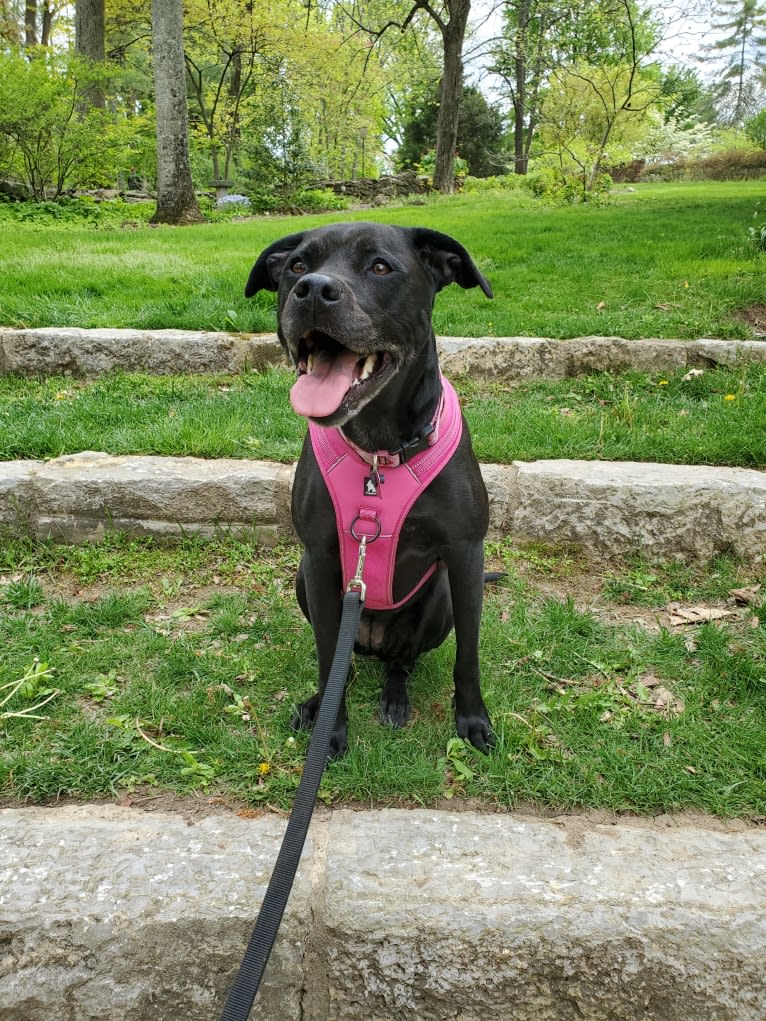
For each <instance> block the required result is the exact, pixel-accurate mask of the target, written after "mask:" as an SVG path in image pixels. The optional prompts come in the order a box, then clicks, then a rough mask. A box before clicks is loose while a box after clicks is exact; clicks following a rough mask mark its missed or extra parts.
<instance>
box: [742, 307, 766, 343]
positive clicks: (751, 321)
mask: <svg viewBox="0 0 766 1021" xmlns="http://www.w3.org/2000/svg"><path fill="white" fill-rule="evenodd" d="M737 319H741V320H742V322H743V323H747V325H748V326H749V327H750V329H751V330H752V331H753V336H754V337H755V338H756V339H760V338H761V337H763V338H764V339H766V305H750V307H749V308H745V309H742V310H741V311H740V312H738V313H737Z"/></svg>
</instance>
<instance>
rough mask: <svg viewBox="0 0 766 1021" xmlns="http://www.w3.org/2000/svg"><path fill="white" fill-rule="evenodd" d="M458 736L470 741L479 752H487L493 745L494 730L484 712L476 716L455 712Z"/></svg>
mask: <svg viewBox="0 0 766 1021" xmlns="http://www.w3.org/2000/svg"><path fill="white" fill-rule="evenodd" d="M455 723H456V725H457V733H458V737H462V738H463V740H464V741H470V743H471V744H472V745H473V746H474V748H478V750H479V751H480V752H489V751H491V749H492V748H494V747H495V732H494V731H493V730H492V724H491V723H490V721H489V716H487V715H486V713H483V714H480V715H477V716H459V715H458V714H457V713H456V714H455Z"/></svg>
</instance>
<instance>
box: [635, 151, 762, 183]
mask: <svg viewBox="0 0 766 1021" xmlns="http://www.w3.org/2000/svg"><path fill="white" fill-rule="evenodd" d="M765 174H766V150H764V149H726V150H724V151H722V152H716V153H713V154H712V155H711V156H705V157H704V159H678V160H674V161H673V162H672V163H664V164H653V165H650V166H647V168H646V170H645V172H644V177H643V179H644V180H649V181H745V180H752V179H758V178H760V177H763V176H764V175H765Z"/></svg>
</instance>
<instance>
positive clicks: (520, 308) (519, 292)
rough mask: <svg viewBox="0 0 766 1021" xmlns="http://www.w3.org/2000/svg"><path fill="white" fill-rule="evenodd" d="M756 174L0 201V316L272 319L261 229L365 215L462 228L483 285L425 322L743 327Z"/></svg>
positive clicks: (583, 328) (752, 280) (709, 331)
mask: <svg viewBox="0 0 766 1021" xmlns="http://www.w3.org/2000/svg"><path fill="white" fill-rule="evenodd" d="M763 197H764V184H763V182H761V181H740V182H734V183H698V184H679V185H639V186H637V187H636V189H635V191H633V192H628V191H627V190H626V189H625V188H617V189H616V190H615V193H614V194H613V196H612V198H611V200H610V202H609V204H608V205H604V206H598V205H597V206H592V205H579V206H563V207H560V206H556V207H552V206H546V205H544V204H542V203H540V202H538V201H536V200H534V199H532V198H530V197H527V196H526V195H525V193H523V192H508V193H504V194H502V195H491V196H486V195H482V196H476V195H472V196H471V195H465V196H457V197H454V198H450V199H438V200H434V201H432V202H429V203H428V204H427V205H424V206H418V207H407V206H405V207H396V208H394V207H392V208H389V209H385V210H365V211H362V212H353V213H342V214H339V213H333V214H328V215H324V216H308V217H299V218H284V217H283V218H278V217H271V218H269V217H264V218H261V219H253V220H249V221H246V222H241V223H214V224H205V225H201V226H195V227H185V228H182V229H179V228H169V227H149V226H148V225H147V224H146V223H145V221H144V220H143V218H142V217H141V215H140V214H138V213H136V212H134V213H132V214H131V213H130V210H128V213H127V214H126V215H132V217H133V218H132V220H131V221H130V222H129V224H128V226H126V227H121V226H116V225H115V223H114V220H113V219H110V218H109V217H108V216H106V215H105V219H104V221H103V223H102V224H101V227H100V228H99V224H98V223H96V224H94V225H86V226H76V225H72V224H71V223H57V222H54V223H52V224H50V225H47V224H43V223H37V222H35V223H29V222H19V221H18V220H17V219H15V218H14V217H13V216H12V214H11V213H10V212H9V211H8V210H7V209H5V210H4V208H3V207H2V206H0V229H1V230H2V234H3V246H2V251H0V278H2V280H3V289H2V294H0V323H3V324H6V325H9V326H48V325H57V326H81V327H96V326H111V327H120V326H126V327H127V326H132V327H139V328H160V327H175V328H184V329H206V330H222V329H231V330H240V331H244V332H248V331H253V332H259V331H269V330H273V329H274V325H275V319H274V299H273V296H272V295H269V294H261V295H259V296H258V297H257V298H256V299H255V300H254V301H251V302H248V301H246V300H245V299H244V297H243V296H242V291H243V287H244V283H245V280H246V279H247V275H248V272H249V270H250V267H251V265H252V263H253V262H254V260H255V258H256V257H257V255H258V253H259V252H260V251H261V249H262V248H263V247H265V246H266V245H267V244H268V243H270V242H271V241H273V240H274V239H275V238H277V237H280V236H282V235H283V234H287V233H292V232H294V231H297V230H299V229H300V228H301V227H302V226H306V227H311V226H316V225H318V224H321V223H327V222H331V221H334V220H363V219H366V220H374V221H382V222H387V223H398V224H402V225H422V226H428V227H432V228H435V229H438V230H443V231H445V232H447V233H449V234H452V235H453V236H455V237H457V238H458V239H459V240H460V241H462V242H463V243H464V244H465V246H466V247H467V248H468V250H469V251H470V252H471V253H472V254H473V255H474V257H475V258H476V261H477V263H478V265H479V267H480V268H481V269H482V270H483V271H484V273H485V274H486V275H487V276H488V277H489V279H490V280H491V281H492V285H493V287H494V289H495V295H496V300H495V301H494V302H488V301H486V300H485V298H484V297H483V295H481V294H480V293H479V292H478V291H477V290H474V291H470V292H462V291H460V289H459V288H457V287H450V288H447V289H446V290H445V291H444V292H443V293H442V294H441V295H440V296H439V299H438V301H437V306H436V313H435V326H436V330H437V332H438V333H442V334H446V335H453V336H483V335H494V336H516V335H526V336H549V337H573V336H579V335H587V334H598V335H610V334H613V335H619V336H623V337H628V338H635V337H652V336H655V337H681V338H688V337H699V336H711V337H745V336H747V335H748V327H747V326H746V325H745V324H744V323H743V322H742V321H741V320H740V319H738V317H737V313H738V311H740V310H743V309H746V308H747V307H749V306H751V305H753V304H757V303H763V302H764V296H765V294H766V280H765V276H764V268H765V267H766V262H764V256H763V254H759V253H758V252H757V250H756V249H755V248H754V247H753V246H752V245H750V244H749V243H748V240H747V228H748V226H750V225H751V224H752V218H753V212H754V210H755V209H756V206H757V204H758V202H759V201H762V200H763Z"/></svg>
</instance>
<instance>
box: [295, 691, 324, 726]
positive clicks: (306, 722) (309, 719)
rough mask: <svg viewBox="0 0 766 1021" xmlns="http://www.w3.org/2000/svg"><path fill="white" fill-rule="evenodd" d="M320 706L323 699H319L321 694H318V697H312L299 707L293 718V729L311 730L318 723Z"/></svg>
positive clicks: (296, 708)
mask: <svg viewBox="0 0 766 1021" xmlns="http://www.w3.org/2000/svg"><path fill="white" fill-rule="evenodd" d="M320 704H321V699H320V698H319V692H317V693H316V695H312V696H311V698H307V699H306V701H305V702H301V703H300V704H299V705H297V706H296V707H295V712H294V713H293V718H292V719H291V720H290V726H291V727H292V729H293V730H311V728H312V727H313V726H314V723H315V721H316V718H317V713H318V712H319V706H320Z"/></svg>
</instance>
